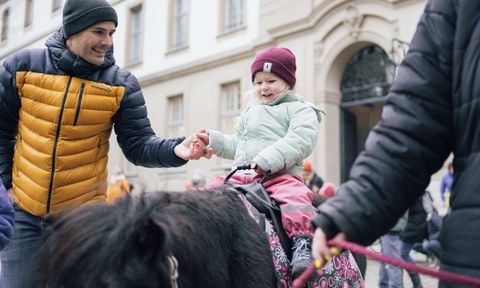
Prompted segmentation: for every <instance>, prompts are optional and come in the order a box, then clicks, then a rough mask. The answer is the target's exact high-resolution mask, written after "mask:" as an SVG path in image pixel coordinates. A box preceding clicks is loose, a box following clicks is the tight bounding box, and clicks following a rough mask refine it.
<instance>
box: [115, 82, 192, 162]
mask: <svg viewBox="0 0 480 288" xmlns="http://www.w3.org/2000/svg"><path fill="white" fill-rule="evenodd" d="M125 91H126V92H125V96H124V97H123V100H122V103H121V105H120V109H119V110H118V111H117V113H116V114H115V117H114V129H115V133H116V134H117V141H118V143H119V145H120V148H121V149H122V151H123V153H124V155H125V157H126V158H127V159H128V160H129V161H130V162H132V163H133V164H135V165H140V166H144V167H177V166H181V165H184V164H185V163H187V161H185V160H183V159H181V158H179V157H177V156H176V155H175V153H174V147H175V146H177V145H178V144H180V143H181V142H182V141H183V140H184V139H185V137H178V138H162V137H157V136H156V135H155V132H154V131H153V129H152V127H151V124H150V120H149V119H148V115H147V107H146V105H145V99H144V97H143V94H142V91H141V89H140V84H139V83H138V81H137V79H136V78H135V77H134V76H133V75H131V74H130V75H129V76H128V78H127V79H126V90H125Z"/></svg>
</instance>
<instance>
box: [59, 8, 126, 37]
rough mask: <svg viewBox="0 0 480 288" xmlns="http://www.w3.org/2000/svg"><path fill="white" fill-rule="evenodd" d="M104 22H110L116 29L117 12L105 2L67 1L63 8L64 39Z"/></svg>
mask: <svg viewBox="0 0 480 288" xmlns="http://www.w3.org/2000/svg"><path fill="white" fill-rule="evenodd" d="M105 21H112V22H114V23H115V27H117V24H118V20H117V12H115V9H113V7H112V6H111V5H110V3H108V2H107V1H106V0H67V2H66V3H65V7H64V8H63V33H64V35H65V39H68V38H70V36H72V35H74V34H77V33H79V32H82V31H83V30H85V29H87V28H88V27H90V26H92V25H93V24H96V23H100V22H105Z"/></svg>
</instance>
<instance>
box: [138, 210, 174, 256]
mask: <svg viewBox="0 0 480 288" xmlns="http://www.w3.org/2000/svg"><path fill="white" fill-rule="evenodd" d="M140 226H141V227H140V229H139V231H138V232H139V233H138V238H137V239H138V244H139V247H140V249H141V250H142V251H144V252H145V253H151V252H152V251H158V252H161V251H162V250H163V249H164V248H165V246H166V243H167V240H168V229H167V228H168V225H167V223H165V219H162V217H159V215H150V216H149V217H148V218H146V219H144V220H143V223H141V224H140Z"/></svg>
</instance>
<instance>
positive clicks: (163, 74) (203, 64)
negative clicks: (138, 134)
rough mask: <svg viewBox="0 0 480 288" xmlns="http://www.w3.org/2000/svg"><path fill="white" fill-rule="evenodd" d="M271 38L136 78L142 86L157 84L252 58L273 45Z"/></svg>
mask: <svg viewBox="0 0 480 288" xmlns="http://www.w3.org/2000/svg"><path fill="white" fill-rule="evenodd" d="M273 43H274V42H273V41H272V40H271V39H269V40H265V41H261V42H259V41H255V42H254V43H252V44H250V45H246V46H243V47H240V48H237V49H234V50H231V51H228V52H224V53H220V54H217V55H214V56H210V57H206V58H202V59H199V60H197V61H193V62H190V63H187V64H184V65H180V66H176V67H173V68H171V69H167V70H163V71H159V72H155V73H152V74H149V75H146V76H143V77H140V78H139V79H138V80H139V82H140V84H141V85H142V87H146V86H150V85H154V84H158V83H161V82H165V81H168V80H171V79H175V78H180V77H184V76H187V75H191V74H195V73H198V72H201V71H205V70H208V69H212V68H215V67H219V66H222V65H227V64H229V63H235V62H236V61H241V60H244V59H251V58H253V57H254V56H255V55H256V53H257V51H258V50H260V49H264V48H266V47H267V46H269V45H273Z"/></svg>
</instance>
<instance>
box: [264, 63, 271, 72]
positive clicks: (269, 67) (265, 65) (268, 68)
mask: <svg viewBox="0 0 480 288" xmlns="http://www.w3.org/2000/svg"><path fill="white" fill-rule="evenodd" d="M270 71H272V63H270V62H265V63H263V72H268V73H270Z"/></svg>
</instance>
